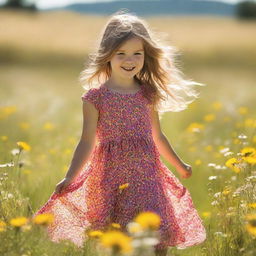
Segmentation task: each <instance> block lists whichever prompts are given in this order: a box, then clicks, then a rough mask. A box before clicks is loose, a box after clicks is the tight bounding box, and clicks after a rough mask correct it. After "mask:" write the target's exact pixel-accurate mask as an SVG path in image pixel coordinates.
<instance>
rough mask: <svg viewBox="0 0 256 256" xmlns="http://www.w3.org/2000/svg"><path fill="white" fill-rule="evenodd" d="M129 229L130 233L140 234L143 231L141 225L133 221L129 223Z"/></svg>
mask: <svg viewBox="0 0 256 256" xmlns="http://www.w3.org/2000/svg"><path fill="white" fill-rule="evenodd" d="M127 229H128V232H129V233H130V234H138V233H141V232H142V231H143V230H142V227H141V225H140V224H139V223H137V222H133V221H132V222H129V223H128V224H127Z"/></svg>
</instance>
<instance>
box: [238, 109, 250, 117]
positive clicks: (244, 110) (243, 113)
mask: <svg viewBox="0 0 256 256" xmlns="http://www.w3.org/2000/svg"><path fill="white" fill-rule="evenodd" d="M238 113H239V114H241V115H245V114H247V113H248V108H247V107H239V108H238Z"/></svg>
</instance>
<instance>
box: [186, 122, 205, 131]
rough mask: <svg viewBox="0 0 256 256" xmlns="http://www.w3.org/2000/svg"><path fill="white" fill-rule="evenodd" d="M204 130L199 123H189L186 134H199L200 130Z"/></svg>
mask: <svg viewBox="0 0 256 256" xmlns="http://www.w3.org/2000/svg"><path fill="white" fill-rule="evenodd" d="M203 129H204V125H203V124H200V123H196V122H194V123H191V124H190V125H189V126H188V127H187V131H188V132H200V131H201V130H203Z"/></svg>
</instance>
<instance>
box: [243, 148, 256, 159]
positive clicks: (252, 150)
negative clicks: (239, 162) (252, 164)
mask: <svg viewBox="0 0 256 256" xmlns="http://www.w3.org/2000/svg"><path fill="white" fill-rule="evenodd" d="M241 153H242V156H243V157H248V156H254V155H256V149H255V148H253V147H245V148H243V149H241Z"/></svg>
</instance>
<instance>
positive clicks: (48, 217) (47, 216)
mask: <svg viewBox="0 0 256 256" xmlns="http://www.w3.org/2000/svg"><path fill="white" fill-rule="evenodd" d="M53 220H54V216H53V214H51V213H42V214H38V215H36V216H35V217H34V218H33V223H35V224H38V225H49V224H50V223H52V222H53Z"/></svg>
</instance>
